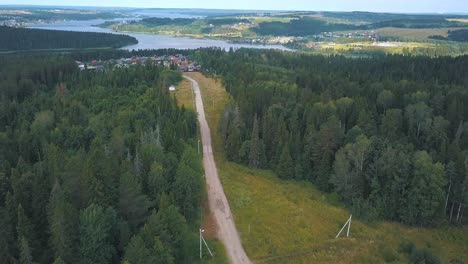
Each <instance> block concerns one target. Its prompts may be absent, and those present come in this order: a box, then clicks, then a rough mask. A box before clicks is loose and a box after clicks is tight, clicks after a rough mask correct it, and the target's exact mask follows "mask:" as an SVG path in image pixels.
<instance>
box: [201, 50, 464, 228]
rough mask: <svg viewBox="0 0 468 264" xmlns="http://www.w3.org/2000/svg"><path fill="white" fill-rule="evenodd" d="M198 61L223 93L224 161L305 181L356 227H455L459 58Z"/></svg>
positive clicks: (460, 191) (233, 56)
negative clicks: (346, 212)
mask: <svg viewBox="0 0 468 264" xmlns="http://www.w3.org/2000/svg"><path fill="white" fill-rule="evenodd" d="M197 56H198V57H199V59H200V61H201V62H202V64H203V65H204V66H205V70H206V71H207V72H209V73H211V74H217V75H221V76H222V77H223V81H224V84H225V86H226V89H227V91H228V92H229V93H230V95H231V96H232V100H231V103H230V104H229V106H228V107H227V108H226V109H225V112H224V114H223V118H222V120H221V121H220V124H219V133H220V136H221V138H222V139H223V141H224V145H225V155H226V158H227V159H228V160H231V161H235V162H239V163H243V164H246V165H248V166H250V167H253V168H266V169H272V170H273V171H275V172H276V173H277V175H278V176H279V177H280V178H282V179H284V180H297V181H310V182H312V183H314V184H315V185H316V186H318V187H319V188H320V189H321V190H323V191H326V192H333V193H336V194H337V195H338V196H339V197H340V198H341V200H342V201H343V202H344V203H345V204H347V205H348V206H349V207H350V208H351V209H352V211H353V212H354V213H355V214H357V215H359V216H360V217H361V218H362V219H369V220H373V219H386V220H391V221H398V222H401V223H404V224H408V225H415V226H434V225H440V224H442V223H447V222H449V223H452V224H463V223H465V224H466V222H467V217H466V215H465V211H466V204H467V203H468V176H467V175H468V122H467V120H468V105H467V104H466V102H468V90H467V87H468V57H467V56H465V57H457V58H446V57H440V58H436V59H431V58H428V57H409V56H407V57H405V56H376V57H372V58H352V59H351V58H345V57H342V56H331V57H324V56H309V55H304V54H295V53H285V52H280V51H258V50H238V51H235V52H234V51H230V52H228V53H226V52H223V51H221V50H202V51H199V52H198V53H197Z"/></svg>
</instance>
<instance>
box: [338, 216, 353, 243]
mask: <svg viewBox="0 0 468 264" xmlns="http://www.w3.org/2000/svg"><path fill="white" fill-rule="evenodd" d="M352 218H353V215H351V216H350V217H349V218H348V220H347V221H346V223H345V224H344V225H343V227H342V228H341V229H340V232H338V234H337V235H336V237H335V238H338V237H339V236H340V234H341V232H343V230H344V229H345V227H346V226H348V230H347V232H346V237H349V230H350V229H351V219H352Z"/></svg>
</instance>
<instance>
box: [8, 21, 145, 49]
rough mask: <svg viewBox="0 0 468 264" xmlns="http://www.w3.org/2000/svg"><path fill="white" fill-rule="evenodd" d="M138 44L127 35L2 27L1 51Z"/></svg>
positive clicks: (118, 46)
mask: <svg viewBox="0 0 468 264" xmlns="http://www.w3.org/2000/svg"><path fill="white" fill-rule="evenodd" d="M136 43H138V41H137V40H136V39H135V38H134V37H131V36H127V35H117V34H110V33H93V32H71V31H58V30H43V29H29V28H13V27H6V26H0V51H17V50H41V49H86V48H120V47H123V46H127V45H132V44H136Z"/></svg>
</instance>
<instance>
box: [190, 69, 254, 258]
mask: <svg viewBox="0 0 468 264" xmlns="http://www.w3.org/2000/svg"><path fill="white" fill-rule="evenodd" d="M184 78H186V79H187V80H189V81H191V82H192V89H193V92H194V94H195V105H196V109H197V112H198V122H199V123H200V134H201V139H202V144H203V166H204V168H205V178H206V184H207V191H208V201H209V205H210V210H211V212H212V213H213V215H214V218H215V220H216V224H217V226H218V234H217V235H218V238H219V239H220V240H221V241H222V242H223V244H224V247H225V248H226V252H227V255H228V257H229V260H230V262H231V263H233V264H244V263H247V264H249V263H252V262H251V261H250V259H249V258H248V257H247V254H246V253H245V251H244V248H243V247H242V244H241V241H240V237H239V233H238V232H237V229H236V225H235V224H234V219H233V217H232V214H231V208H230V207H229V203H228V201H227V198H226V195H225V194H224V190H223V186H222V185H221V181H220V180H219V176H218V170H217V168H216V163H215V160H214V157H213V150H212V148H211V133H210V128H209V127H208V123H207V122H206V118H205V110H204V108H203V100H202V97H201V94H200V87H199V86H198V83H197V81H195V80H194V79H192V78H190V77H188V76H185V75H184Z"/></svg>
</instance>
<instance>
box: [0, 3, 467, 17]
mask: <svg viewBox="0 0 468 264" xmlns="http://www.w3.org/2000/svg"><path fill="white" fill-rule="evenodd" d="M6 6H9V7H60V8H120V9H124V8H126V9H166V10H167V9H179V10H180V9H185V10H190V9H192V10H225V11H263V12H336V13H355V12H364V13H381V14H385V13H388V14H421V15H422V14H431V15H468V12H392V11H367V10H352V11H339V10H334V11H332V10H304V9H243V8H228V9H226V8H197V7H138V6H89V5H47V4H45V5H35V4H33V5H30V4H0V8H1V7H6Z"/></svg>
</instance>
